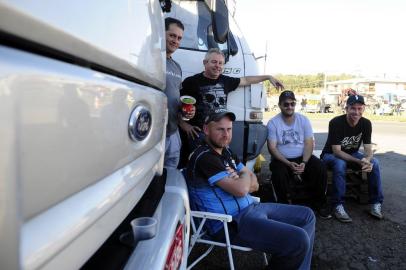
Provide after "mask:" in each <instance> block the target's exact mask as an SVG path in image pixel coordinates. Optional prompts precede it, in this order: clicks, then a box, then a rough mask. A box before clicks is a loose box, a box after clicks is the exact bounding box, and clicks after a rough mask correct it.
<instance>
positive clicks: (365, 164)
mask: <svg viewBox="0 0 406 270" xmlns="http://www.w3.org/2000/svg"><path fill="white" fill-rule="evenodd" d="M373 167H374V164H373V163H371V162H370V161H369V160H368V159H366V158H362V159H361V170H362V171H363V172H371V171H372V169H373Z"/></svg>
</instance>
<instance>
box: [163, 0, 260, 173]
mask: <svg viewBox="0 0 406 270" xmlns="http://www.w3.org/2000/svg"><path fill="white" fill-rule="evenodd" d="M227 2H228V1H227ZM231 2H232V1H231ZM231 9H232V8H231ZM167 16H170V17H174V18H177V19H179V20H181V21H182V23H183V24H184V25H185V31H184V34H183V35H184V36H183V39H182V43H181V47H180V48H179V49H178V50H177V51H176V52H175V53H174V55H173V58H174V59H175V60H176V61H177V62H178V63H179V64H180V65H181V67H182V71H183V78H186V77H189V76H191V75H194V74H196V73H199V72H202V71H203V58H204V55H205V54H206V52H207V51H208V50H209V49H210V48H219V49H221V50H222V51H223V52H224V54H225V56H226V65H225V67H224V72H223V73H224V74H225V75H229V76H234V77H243V76H253V75H259V71H258V67H257V63H256V60H255V58H254V55H253V54H252V52H251V50H250V49H249V46H248V44H247V42H246V40H245V37H244V35H243V34H242V33H241V31H240V29H239V27H238V25H237V22H236V21H235V18H234V17H233V10H231V12H230V11H229V9H228V6H227V3H226V2H225V1H224V0H212V1H209V0H205V1H191V0H174V1H172V9H171V12H169V13H167ZM266 106H267V100H266V93H265V91H264V89H263V86H262V84H255V85H251V86H245V87H240V88H238V89H237V90H236V91H233V92H231V93H230V94H229V95H228V99H227V108H228V109H229V110H231V111H233V112H234V113H235V115H236V121H235V122H234V124H233V140H232V142H231V145H230V147H231V148H232V150H233V151H234V152H235V153H236V154H237V155H238V156H239V158H240V159H241V160H243V161H244V162H245V163H246V165H247V166H248V167H249V168H250V169H252V168H253V166H254V164H255V161H256V158H257V157H258V155H259V154H260V152H261V150H262V147H263V145H264V144H265V141H266V137H267V129H266V126H264V125H263V123H262V120H263V112H264V109H265V108H266Z"/></svg>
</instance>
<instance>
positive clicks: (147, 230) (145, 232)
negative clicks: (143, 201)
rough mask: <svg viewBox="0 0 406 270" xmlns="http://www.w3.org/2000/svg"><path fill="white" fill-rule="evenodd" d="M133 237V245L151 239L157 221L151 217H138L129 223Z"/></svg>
mask: <svg viewBox="0 0 406 270" xmlns="http://www.w3.org/2000/svg"><path fill="white" fill-rule="evenodd" d="M131 227H132V230H133V235H134V243H137V242H138V241H141V240H146V239H151V238H153V237H154V236H155V234H156V230H157V220H156V219H155V218H152V217H140V218H136V219H133V220H132V221H131Z"/></svg>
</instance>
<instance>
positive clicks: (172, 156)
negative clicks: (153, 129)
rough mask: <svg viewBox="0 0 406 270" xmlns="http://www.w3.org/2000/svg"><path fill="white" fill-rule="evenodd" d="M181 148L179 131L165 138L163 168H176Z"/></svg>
mask: <svg viewBox="0 0 406 270" xmlns="http://www.w3.org/2000/svg"><path fill="white" fill-rule="evenodd" d="M181 146H182V142H181V140H180V136H179V130H177V131H176V132H175V133H173V134H172V135H169V136H167V137H166V139H165V158H164V167H166V168H174V169H176V168H177V166H178V163H179V157H180V148H181Z"/></svg>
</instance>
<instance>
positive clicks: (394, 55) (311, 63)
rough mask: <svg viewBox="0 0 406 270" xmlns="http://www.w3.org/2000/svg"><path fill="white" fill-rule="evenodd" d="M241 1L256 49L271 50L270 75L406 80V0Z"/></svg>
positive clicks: (239, 11)
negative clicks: (397, 78)
mask: <svg viewBox="0 0 406 270" xmlns="http://www.w3.org/2000/svg"><path fill="white" fill-rule="evenodd" d="M236 1H237V3H236V12H235V17H236V19H237V21H238V24H239V26H240V28H241V30H242V32H243V33H244V36H245V37H246V38H247V41H248V43H249V45H250V48H251V50H252V51H253V52H254V54H255V56H261V55H264V54H265V51H267V64H266V68H265V73H270V74H276V73H284V74H300V73H301V74H310V73H319V72H320V73H326V74H327V75H328V74H340V73H343V72H344V73H349V74H354V75H360V76H379V77H384V76H385V77H392V78H393V77H401V78H406V34H405V29H404V28H405V26H406V16H405V12H406V1H403V0H236ZM266 44H267V45H266ZM266 47H267V50H265V48H266Z"/></svg>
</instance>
